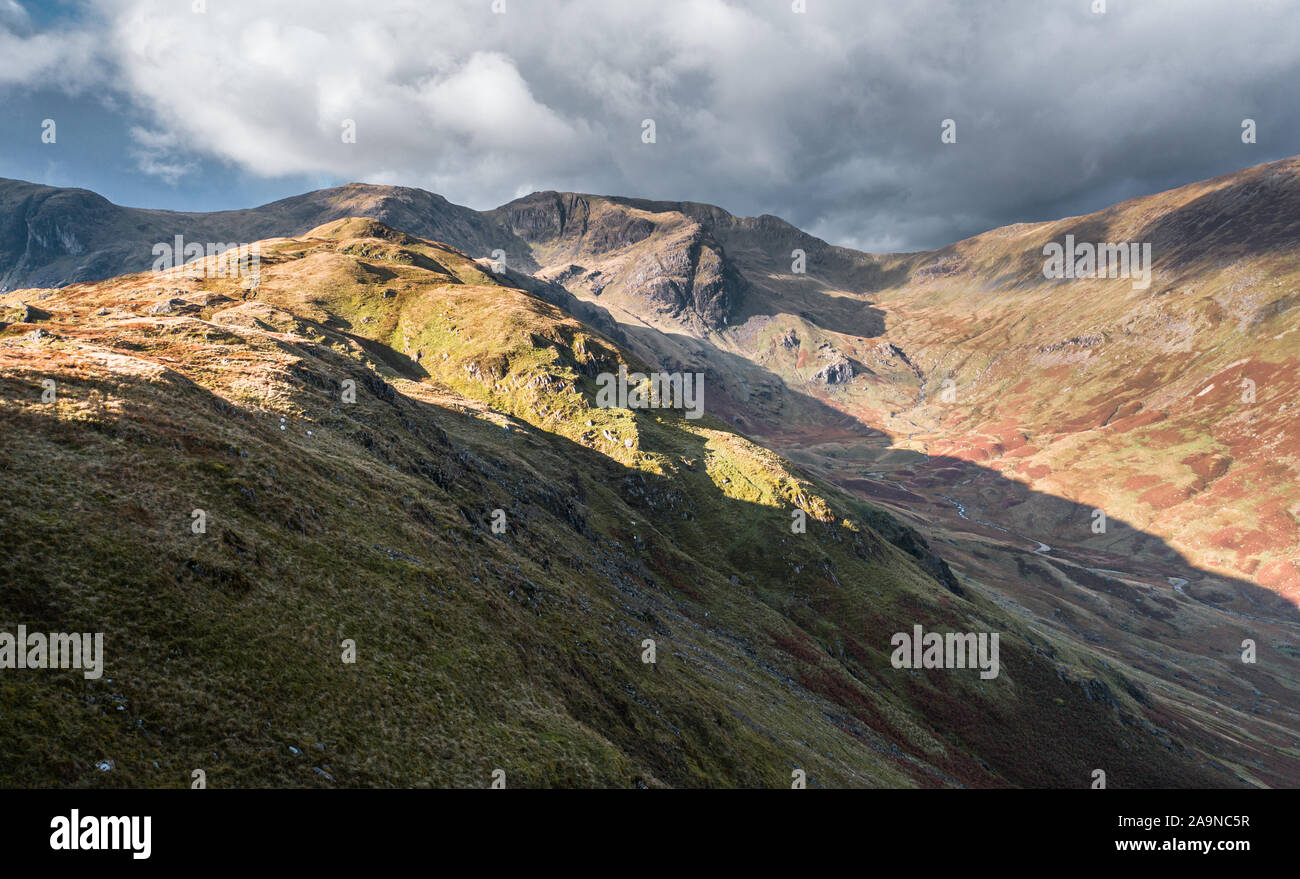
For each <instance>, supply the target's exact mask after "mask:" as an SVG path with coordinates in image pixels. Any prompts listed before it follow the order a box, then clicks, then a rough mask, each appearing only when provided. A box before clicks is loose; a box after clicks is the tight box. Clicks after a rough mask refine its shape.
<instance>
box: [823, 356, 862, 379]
mask: <svg viewBox="0 0 1300 879" xmlns="http://www.w3.org/2000/svg"><path fill="white" fill-rule="evenodd" d="M856 374H857V372H856V370H854V369H853V364H852V363H850V362H849V361H848V360H847V359H845V358H843V357H840V358H836V359H835V360H833V361H832V362H830V363H828V364H826V365H825V366H823V367H822V368H821V369H819V370H817V372H816V373H815V374H814V375H813V381H819V382H825V383H826V384H828V385H842V384H847V383H848V382H851V381H853V376H854V375H856Z"/></svg>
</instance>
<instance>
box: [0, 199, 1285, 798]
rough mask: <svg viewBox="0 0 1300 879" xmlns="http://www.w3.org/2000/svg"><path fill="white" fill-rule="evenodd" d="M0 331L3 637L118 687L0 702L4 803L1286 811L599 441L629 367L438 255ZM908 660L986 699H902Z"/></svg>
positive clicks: (608, 439)
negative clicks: (460, 798)
mask: <svg viewBox="0 0 1300 879" xmlns="http://www.w3.org/2000/svg"><path fill="white" fill-rule="evenodd" d="M164 238H165V236H164ZM0 307H3V308H5V309H6V314H7V315H8V320H9V322H8V323H7V325H6V326H5V327H4V328H3V329H2V330H0V421H2V422H3V431H2V432H0V540H2V541H3V544H4V545H5V547H6V553H5V555H4V558H3V561H0V579H2V580H3V582H4V588H3V590H0V622H3V628H4V630H6V631H12V628H11V627H13V626H16V625H17V624H19V623H22V624H25V625H26V626H27V627H28V630H29V631H91V632H103V633H104V634H105V671H104V675H103V677H102V678H100V679H97V680H86V679H84V678H83V676H82V675H81V673H80V672H79V671H76V670H63V671H58V670H50V671H40V672H36V671H32V670H28V671H27V672H25V673H24V672H21V671H8V672H5V674H4V675H3V676H2V677H0V731H2V733H3V734H0V783H3V784H9V785H14V784H18V785H43V784H62V785H105V786H113V785H158V786H183V785H188V784H189V782H190V777H191V772H192V770H194V769H203V770H204V771H205V772H206V773H207V779H208V784H209V785H211V786H213V787H225V786H233V785H255V786H256V785H320V786H328V785H458V786H486V785H487V784H488V783H489V782H490V780H491V776H492V772H493V770H494V769H498V768H499V769H502V770H504V771H505V773H506V777H507V779H508V783H509V784H510V785H512V786H524V785H556V784H577V785H612V786H635V785H647V786H658V785H719V786H723V785H753V786H763V787H768V786H771V787H785V786H788V785H789V784H790V780H791V772H792V771H793V770H795V769H804V770H806V772H807V774H808V779H809V783H810V784H813V785H853V786H885V785H900V786H913V785H920V786H947V785H1059V786H1066V787H1080V788H1083V787H1086V786H1087V785H1089V784H1090V782H1091V779H1092V772H1093V771H1094V770H1095V769H1097V768H1101V769H1104V770H1105V771H1106V773H1107V776H1108V779H1109V784H1110V786H1112V787H1129V786H1150V785H1162V786H1207V785H1209V786H1217V785H1231V784H1243V783H1245V784H1252V783H1254V784H1258V783H1276V782H1277V781H1278V780H1279V779H1281V780H1290V781H1292V782H1294V780H1295V779H1294V777H1291V778H1289V779H1288V777H1287V775H1286V770H1285V768H1284V767H1285V766H1286V765H1287V763H1286V762H1285V760H1283V759H1282V755H1283V750H1282V749H1283V748H1284V747H1285V746H1284V745H1281V744H1279V741H1280V739H1277V738H1275V737H1274V733H1272V732H1270V731H1269V730H1267V729H1263V728H1249V729H1243V730H1238V731H1237V732H1236V733H1235V734H1233V735H1232V736H1225V735H1224V734H1223V733H1222V731H1221V730H1218V729H1215V728H1214V727H1213V724H1212V720H1211V718H1210V715H1209V712H1204V713H1203V714H1202V713H1201V712H1200V710H1199V709H1198V708H1195V707H1189V704H1188V703H1187V702H1186V701H1180V700H1184V697H1185V696H1186V694H1183V695H1179V694H1176V693H1173V692H1172V691H1171V690H1170V688H1169V685H1168V684H1167V683H1165V682H1163V681H1162V680H1161V679H1160V678H1159V677H1157V676H1155V675H1153V674H1151V673H1148V672H1146V671H1142V670H1139V669H1133V668H1129V667H1125V666H1124V665H1123V664H1122V663H1119V662H1115V661H1112V660H1111V659H1108V658H1107V657H1106V656H1105V655H1104V654H1102V653H1099V652H1095V651H1093V650H1091V649H1088V648H1087V647H1085V646H1080V645H1078V644H1075V643H1073V642H1070V641H1068V640H1066V639H1062V638H1060V637H1058V636H1057V635H1055V634H1053V633H1052V631H1051V630H1050V627H1048V626H1047V625H1043V624H1041V622H1039V621H1036V620H1035V619H1033V618H1032V617H1029V616H1021V615H1019V614H1017V613H1015V612H1014V611H1013V610H1011V609H1008V608H1007V607H1005V606H1004V605H1003V604H1001V603H999V602H997V601H994V600H991V599H990V598H988V597H986V596H985V595H984V594H983V592H982V591H973V590H971V589H966V588H963V587H962V586H961V585H960V584H958V582H957V581H956V580H955V579H954V578H953V577H952V576H951V574H950V572H949V571H948V569H947V567H946V566H945V565H944V564H943V562H942V561H941V560H939V559H938V558H937V557H936V556H935V555H934V553H933V552H932V551H931V550H930V549H929V548H928V547H927V546H926V544H925V541H924V540H923V539H922V538H921V537H920V535H919V534H918V533H917V532H916V531H914V530H912V529H910V528H908V527H906V526H904V525H902V524H900V523H899V522H898V521H897V520H896V519H894V518H893V517H891V516H889V515H887V514H885V513H883V512H881V511H880V510H879V509H877V508H874V507H872V506H869V505H867V504H865V503H862V502H861V501H857V500H854V499H853V498H850V497H848V496H846V495H843V494H841V493H839V492H838V491H836V490H834V489H833V488H831V487H829V486H827V485H825V484H823V483H820V482H818V481H815V480H809V479H807V478H805V477H803V476H801V475H800V474H799V473H798V472H796V471H795V470H793V469H792V468H791V467H790V466H789V465H788V464H787V463H786V462H784V461H783V460H782V459H781V458H779V457H778V456H777V455H775V454H773V453H771V452H769V451H767V450H765V449H763V448H761V447H758V446H756V445H754V444H753V443H752V442H750V441H748V440H746V439H744V438H743V437H741V436H739V435H738V434H736V433H734V432H732V431H731V430H730V429H729V428H728V427H727V426H726V425H725V424H723V423H721V422H719V421H717V420H715V419H713V418H707V417H706V418H705V419H702V420H700V421H690V420H687V419H685V418H683V417H681V415H680V414H679V413H677V412H673V411H669V410H642V411H631V410H624V409H600V408H595V407H594V405H593V390H594V382H593V377H594V376H595V375H596V374H597V373H599V372H602V371H608V370H614V369H617V367H618V365H619V364H628V365H630V366H632V367H633V368H635V367H637V366H639V365H640V364H639V362H638V361H636V359H635V358H634V357H632V356H631V355H630V354H629V353H627V352H626V351H625V350H624V349H622V348H621V347H620V346H619V345H617V344H616V343H615V342H614V341H613V340H611V339H609V338H607V337H605V336H603V335H601V334H600V333H598V332H596V331H594V330H593V329H591V328H590V327H589V326H587V325H586V324H584V323H581V322H579V321H578V320H576V319H574V318H573V317H572V316H570V315H568V314H566V313H565V312H563V311H561V310H559V309H558V308H556V307H555V306H553V305H551V304H548V303H547V302H545V301H543V300H542V299H540V298H538V297H537V296H534V295H532V294H530V293H528V292H526V291H525V290H522V289H518V288H514V287H509V286H504V285H503V284H502V283H500V282H499V281H498V280H496V276H494V275H493V274H491V273H490V272H489V271H487V270H486V269H485V268H484V267H483V266H481V265H480V264H479V263H476V262H475V261H473V260H472V259H470V258H469V257H468V256H467V255H466V254H464V253H462V252H459V251H457V250H454V249H452V248H450V247H448V246H445V245H440V244H436V243H434V242H431V241H426V240H420V239H417V238H413V237H411V236H409V235H407V234H404V233H402V232H397V231H394V230H393V229H391V228H388V227H386V226H384V225H382V224H379V223H377V222H374V221H373V220H365V219H346V220H342V221H340V222H336V223H333V224H330V225H328V226H325V227H322V228H318V229H314V230H311V231H309V232H308V233H307V234H305V235H303V236H301V237H299V238H280V239H275V240H269V241H265V242H263V243H262V264H261V271H260V275H259V277H258V283H257V284H256V285H254V284H252V283H251V282H250V279H248V278H241V277H223V278H216V277H193V276H192V272H191V271H187V270H173V271H170V272H166V273H161V274H153V273H146V274H139V275H130V276H125V277H121V278H116V279H114V280H111V281H106V282H102V283H96V284H74V285H72V286H68V287H64V288H62V289H59V290H22V291H17V292H14V293H10V294H6V295H4V296H0ZM51 382H52V384H51ZM50 391H52V392H53V396H52V397H51V396H50V395H49V394H48V393H47V392H50ZM350 391H354V392H355V401H354V402H352V401H351V400H352V397H351V394H350V393H349V392H350ZM196 511H202V517H201V521H202V523H203V526H204V527H203V528H202V531H201V533H196V531H195V528H196V527H197V525H196V523H197V522H199V521H200V518H198V517H197V514H196ZM795 511H803V513H804V514H805V516H806V518H807V531H806V533H795V532H794V531H793V530H792V528H791V522H792V513H794V512H795ZM494 523H500V524H504V529H503V530H502V529H501V528H499V527H498V528H497V529H494V528H493V524H494ZM914 625H922V626H924V627H925V629H926V630H928V631H955V632H999V633H1001V657H1000V674H999V676H998V677H996V678H994V679H992V680H982V679H981V678H980V677H979V674H978V671H977V670H974V669H965V670H942V669H934V670H911V671H909V670H905V669H896V668H894V667H893V666H892V665H891V663H890V661H889V655H890V652H891V644H890V639H891V636H892V635H893V634H894V633H896V632H910V631H911V630H912V627H913V626H914ZM646 639H653V640H654V642H655V646H656V652H657V662H655V663H646V662H643V654H644V651H645V650H646V645H645V641H646ZM345 642H354V644H355V651H356V661H355V662H354V663H348V662H345V661H343V655H344V651H345V650H346V649H347V648H346V647H345ZM1257 678H1258V682H1259V685H1260V686H1261V687H1263V688H1267V689H1269V690H1270V692H1271V691H1273V690H1275V688H1276V686H1277V685H1276V683H1275V682H1273V681H1271V679H1269V677H1268V675H1267V674H1265V673H1261V674H1260V675H1258V676H1257ZM1290 765H1291V766H1292V767H1293V766H1294V762H1293V761H1292V762H1291V763H1290ZM1279 767H1283V768H1279Z"/></svg>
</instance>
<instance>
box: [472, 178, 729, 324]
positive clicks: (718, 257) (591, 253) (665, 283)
mask: <svg viewBox="0 0 1300 879" xmlns="http://www.w3.org/2000/svg"><path fill="white" fill-rule="evenodd" d="M492 213H493V215H494V216H495V217H496V218H497V219H498V220H499V221H500V222H502V223H503V224H504V225H505V226H506V227H507V228H508V229H509V231H510V234H512V235H514V236H518V237H519V238H520V239H523V240H524V241H526V242H528V243H529V244H530V245H532V246H533V247H534V253H533V257H534V258H535V259H539V260H541V261H543V262H545V263H547V266H545V267H544V268H543V272H544V273H546V274H548V275H551V276H558V275H563V277H564V283H565V284H566V285H569V284H577V285H578V286H580V287H583V288H585V289H586V290H587V291H588V292H590V293H591V294H592V295H597V296H605V295H611V294H613V295H614V297H615V298H620V297H622V298H625V299H627V300H628V303H629V304H633V303H634V302H636V301H641V302H642V303H643V304H644V303H645V301H646V300H648V301H649V302H650V303H651V304H652V310H653V311H655V312H657V313H659V314H660V315H661V316H665V317H668V318H671V319H673V320H675V321H677V322H679V323H681V324H682V325H684V326H685V327H687V328H689V329H692V330H697V331H698V330H701V329H705V330H718V329H721V328H723V327H725V326H727V325H728V324H729V323H730V317H731V314H732V310H733V307H734V305H735V303H736V302H737V301H738V299H739V297H740V295H741V294H742V293H743V290H744V288H745V281H744V278H743V277H742V276H741V274H740V272H739V271H737V270H736V268H735V267H734V266H733V265H731V263H730V262H729V260H728V259H727V256H726V254H725V252H724V250H723V247H722V244H721V243H720V242H719V241H718V240H717V239H716V238H714V236H713V235H712V234H711V233H710V232H709V230H708V229H707V228H706V227H705V226H704V225H702V224H701V223H700V222H699V221H697V220H696V219H693V218H691V217H689V216H687V215H686V214H684V213H682V212H679V211H676V210H659V209H655V207H653V206H648V207H645V208H643V207H640V206H638V205H634V204H626V203H622V202H620V201H613V200H610V199H604V198H599V197H594V196H583V195H576V194H573V193H555V192H541V193H535V194H534V195H530V196H527V197H525V198H522V199H519V200H517V201H513V202H511V203H510V204H508V205H505V206H503V207H501V208H498V209H497V210H496V211H494V212H492Z"/></svg>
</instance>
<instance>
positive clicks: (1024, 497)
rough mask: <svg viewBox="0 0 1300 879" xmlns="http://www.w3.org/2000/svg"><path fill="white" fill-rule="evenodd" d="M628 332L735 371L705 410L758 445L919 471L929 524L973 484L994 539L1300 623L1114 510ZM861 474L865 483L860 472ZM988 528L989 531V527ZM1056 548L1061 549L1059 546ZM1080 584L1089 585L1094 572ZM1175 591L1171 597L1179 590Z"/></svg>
mask: <svg viewBox="0 0 1300 879" xmlns="http://www.w3.org/2000/svg"><path fill="white" fill-rule="evenodd" d="M621 328H622V330H623V332H624V333H625V334H626V336H627V337H628V338H629V339H631V340H636V341H639V342H640V343H641V344H640V345H638V347H639V348H644V347H646V345H645V341H644V340H645V339H646V338H647V337H649V336H652V335H655V334H657V335H660V336H665V337H667V338H669V339H672V340H673V341H674V343H675V344H676V345H677V346H679V347H680V348H684V349H685V350H687V351H693V352H695V353H696V356H700V355H699V352H704V353H703V358H704V360H705V362H710V363H713V364H721V365H723V366H724V369H725V371H726V373H727V375H725V376H724V375H719V373H718V372H717V371H716V370H711V371H709V372H706V376H705V381H706V388H708V392H707V393H706V394H705V408H706V410H707V411H708V412H709V413H710V414H712V415H715V416H718V417H721V418H722V419H723V420H724V421H726V422H727V423H728V425H730V426H731V428H732V429H734V430H738V431H739V432H742V433H747V434H750V435H752V436H754V437H755V438H757V441H758V442H759V444H760V445H766V446H768V447H769V448H774V449H775V450H776V451H778V452H781V453H782V454H792V453H797V451H798V450H799V449H800V448H803V447H802V446H798V445H789V444H785V445H784V448H783V447H782V445H783V444H782V443H781V442H780V441H779V440H777V441H772V440H768V441H764V437H774V436H775V435H778V434H780V433H781V432H782V426H783V422H789V421H790V420H794V421H795V423H797V424H798V425H799V428H800V432H809V431H810V429H811V430H812V431H815V430H816V428H817V427H824V428H826V429H828V430H829V431H831V432H832V433H833V435H834V440H833V442H835V443H839V444H844V443H846V442H851V441H855V440H856V441H857V442H860V443H861V444H862V446H860V448H875V449H876V450H877V453H878V455H879V456H880V457H884V456H888V458H889V459H890V462H891V463H890V464H889V469H899V468H900V467H902V468H903V469H906V470H910V471H912V472H914V473H915V474H916V477H915V481H914V484H915V485H916V486H917V487H919V488H922V489H924V490H925V497H923V498H920V500H921V503H920V504H919V505H918V507H917V509H916V512H917V514H918V515H921V516H922V517H925V513H926V509H927V508H931V510H932V515H933V510H934V509H938V511H939V512H946V511H950V510H952V509H954V508H953V507H952V506H951V504H949V508H948V510H944V509H942V508H943V506H944V504H946V503H948V502H945V501H942V500H939V499H938V498H940V496H941V495H945V494H946V495H950V496H954V497H955V499H956V500H957V501H958V502H960V501H962V496H961V495H962V494H964V491H959V490H958V489H955V488H952V487H953V486H957V485H958V484H959V483H969V484H970V485H975V486H977V487H978V491H979V493H980V497H981V498H985V499H987V500H985V501H984V502H981V503H978V504H974V503H972V502H971V501H967V503H968V504H971V506H972V511H971V512H970V513H968V515H969V516H970V517H971V519H970V520H969V521H972V524H974V522H973V520H974V519H975V518H979V519H983V520H985V521H986V522H988V523H991V524H992V526H993V527H992V531H991V532H990V533H993V532H996V530H997V528H998V527H1000V528H1004V529H1010V530H1011V531H1016V530H1019V531H1021V532H1024V531H1028V530H1031V529H1027V528H1024V527H1022V528H1020V529H1017V528H1016V526H1015V524H1014V523H1015V521H1016V520H1017V519H1023V520H1026V521H1033V522H1035V523H1036V528H1037V530H1040V531H1041V532H1043V535H1042V539H1041V541H1040V540H1039V537H1038V535H1035V534H1031V533H1024V534H1022V535H1021V537H1020V538H1019V542H1020V543H1021V544H1022V545H1023V546H1024V547H1025V548H1026V550H1027V551H1030V552H1032V551H1033V549H1034V548H1035V544H1036V543H1039V542H1042V543H1047V544H1051V545H1053V547H1054V552H1053V553H1050V554H1048V555H1047V557H1048V558H1056V559H1057V560H1058V561H1066V562H1074V563H1076V564H1078V565H1080V566H1083V567H1084V568H1088V567H1091V568H1098V569H1102V568H1104V569H1110V570H1114V571H1125V572H1132V573H1134V574H1139V575H1141V576H1143V577H1146V578H1151V579H1156V580H1161V581H1163V582H1166V583H1168V582H1169V578H1175V579H1178V580H1185V581H1188V585H1187V586H1186V587H1185V590H1186V592H1187V593H1188V595H1189V597H1191V598H1192V599H1193V600H1199V601H1201V602H1202V603H1205V604H1209V605H1211V606H1215V605H1223V608H1222V609H1223V610H1224V611H1225V612H1226V613H1232V612H1236V613H1245V614H1251V615H1255V616H1261V617H1267V618H1274V619H1281V620H1285V621H1287V623H1288V624H1290V625H1297V624H1300V611H1298V610H1297V608H1296V606H1295V605H1294V604H1293V603H1292V602H1290V601H1289V600H1287V599H1285V598H1283V597H1282V596H1280V595H1278V594H1277V593H1275V592H1273V591H1271V590H1268V589H1265V588H1263V587H1261V586H1258V585H1256V584H1255V583H1253V582H1250V581H1249V580H1245V579H1241V578H1237V577H1231V576H1227V575H1224V574H1220V573H1214V572H1209V571H1203V570H1201V569H1199V568H1196V567H1194V566H1193V565H1192V564H1191V563H1189V562H1188V561H1187V560H1186V559H1184V558H1183V556H1182V555H1181V554H1180V553H1179V552H1178V551H1177V550H1175V549H1174V548H1173V547H1171V546H1169V545H1168V544H1167V543H1166V542H1165V541H1164V540H1163V539H1162V538H1160V537H1158V536H1157V535H1154V534H1151V533H1149V532H1146V531H1143V530H1142V529H1141V528H1138V527H1136V526H1134V525H1132V524H1130V523H1128V522H1125V521H1124V520H1123V519H1121V518H1117V517H1115V516H1113V515H1112V514H1111V511H1108V510H1103V511H1102V512H1104V513H1105V514H1106V517H1107V522H1106V528H1107V530H1106V532H1105V533H1104V534H1094V533H1093V532H1092V524H1093V522H1094V515H1093V514H1094V508H1093V507H1085V506H1083V505H1081V504H1077V503H1075V502H1073V501H1069V500H1067V499H1065V498H1061V497H1057V496H1055V495H1051V494H1047V493H1044V492H1040V491H1037V490H1035V489H1032V488H1030V487H1029V486H1027V485H1025V484H1024V483H1022V482H1019V481H1016V480H1014V479H1009V478H1007V477H1006V476H1004V475H1003V474H1002V473H1001V472H1000V471H998V470H995V469H993V468H990V467H984V466H981V465H980V464H978V463H975V462H972V461H967V460H965V459H959V458H952V457H945V456H928V455H925V454H923V453H920V452H915V451H910V450H902V449H894V448H892V442H893V439H894V438H893V437H891V436H890V435H889V434H887V433H885V432H883V431H880V430H877V429H875V428H873V427H870V426H868V425H865V424H863V423H861V422H860V421H858V420H857V419H856V418H855V417H854V416H852V415H850V414H848V413H845V412H843V411H841V410H839V409H836V408H834V407H832V406H830V405H828V404H826V403H824V402H823V401H821V400H819V399H817V398H816V397H813V396H811V395H809V394H806V393H803V392H801V391H797V390H795V389H793V388H791V387H789V385H787V384H786V383H785V381H784V380H783V379H782V378H781V377H780V376H778V375H776V374H775V373H773V372H771V371H770V370H767V369H766V368H764V367H762V366H760V365H759V364H756V363H754V362H753V361H752V360H749V359H747V358H744V357H741V356H739V355H736V354H732V353H730V352H727V351H723V350H721V349H720V348H718V347H717V346H716V345H714V344H712V343H711V342H710V341H708V340H706V339H697V338H693V337H686V336H676V335H673V334H665V333H660V332H659V331H657V330H647V329H645V328H642V327H633V326H629V325H621ZM650 366H651V368H661V369H665V370H667V371H679V370H680V371H689V370H691V369H693V368H695V367H698V366H699V364H698V363H689V362H688V363H676V362H674V363H660V364H650ZM736 377H739V380H737V378H736ZM755 395H757V399H756V398H755ZM756 403H757V404H758V406H766V407H767V409H768V411H767V413H766V414H765V417H755V416H754V412H755V411H756V408H758V407H756V405H755V404H756ZM846 434H848V436H847V437H846ZM853 466H856V467H859V468H860V469H861V470H862V471H864V472H865V471H866V470H869V469H871V467H872V466H873V464H872V461H870V460H865V459H864V460H859V461H856V462H854V464H853ZM857 475H858V476H861V475H862V473H859V474H857ZM862 483H863V484H861V485H858V484H853V483H847V484H846V483H843V482H841V483H840V486H839V487H840V488H841V489H842V490H844V491H846V492H849V493H850V494H855V495H856V496H858V497H861V498H866V499H868V500H869V499H870V497H871V495H872V492H875V493H876V495H877V497H878V498H880V499H882V500H884V499H887V498H886V496H887V494H888V491H887V490H886V489H888V486H887V485H880V486H875V485H873V484H872V483H871V480H867V479H863V480H862ZM975 507H978V509H975ZM984 528H985V530H989V526H987V525H986V526H984ZM1004 536H1005V535H1004ZM1012 539H1013V542H1014V538H1012ZM1054 540H1055V541H1056V543H1053V541H1054ZM1057 544H1059V546H1058V545H1057ZM1081 576H1083V577H1085V578H1086V577H1087V574H1086V573H1085V574H1083V575H1081ZM1169 589H1170V590H1171V591H1172V589H1173V587H1172V585H1170V586H1169ZM1202 593H1203V594H1202ZM1242 621H1244V620H1242Z"/></svg>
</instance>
